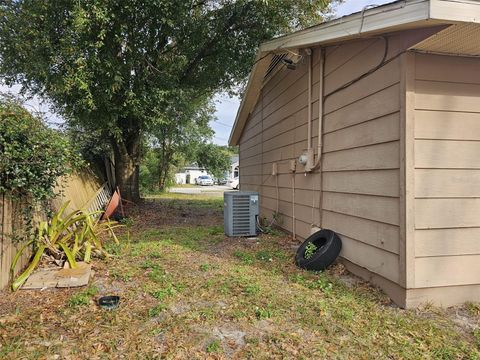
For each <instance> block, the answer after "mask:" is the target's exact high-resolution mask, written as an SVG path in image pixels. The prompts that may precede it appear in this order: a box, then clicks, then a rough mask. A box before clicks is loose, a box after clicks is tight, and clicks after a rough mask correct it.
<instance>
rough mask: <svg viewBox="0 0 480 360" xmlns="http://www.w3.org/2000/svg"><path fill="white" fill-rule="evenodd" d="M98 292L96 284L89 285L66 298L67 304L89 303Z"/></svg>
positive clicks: (80, 304) (82, 304)
mask: <svg viewBox="0 0 480 360" xmlns="http://www.w3.org/2000/svg"><path fill="white" fill-rule="evenodd" d="M97 293H98V289H97V287H96V286H89V287H88V288H86V289H85V290H84V291H81V292H79V293H76V294H74V295H72V296H71V297H70V299H68V306H70V307H77V306H84V305H88V304H90V300H91V299H92V297H93V296H95V295H96V294H97Z"/></svg>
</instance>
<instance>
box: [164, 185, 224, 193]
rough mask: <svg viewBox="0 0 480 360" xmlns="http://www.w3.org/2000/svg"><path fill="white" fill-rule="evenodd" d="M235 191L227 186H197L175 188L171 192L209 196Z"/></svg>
mask: <svg viewBox="0 0 480 360" xmlns="http://www.w3.org/2000/svg"><path fill="white" fill-rule="evenodd" d="M231 190H233V189H232V188H231V187H230V186H227V185H214V186H195V187H173V188H170V190H169V191H170V192H173V193H178V194H209V193H223V192H225V191H231Z"/></svg>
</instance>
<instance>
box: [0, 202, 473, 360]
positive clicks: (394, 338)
mask: <svg viewBox="0 0 480 360" xmlns="http://www.w3.org/2000/svg"><path fill="white" fill-rule="evenodd" d="M222 206H223V203H222V199H221V198H212V197H207V196H205V195H203V196H196V197H195V196H192V195H190V196H183V195H165V196H163V197H162V198H161V199H158V198H156V199H147V201H146V202H145V204H143V205H142V206H140V207H138V208H135V209H133V210H132V219H133V227H132V241H131V243H130V244H127V243H124V244H123V245H122V246H119V247H115V246H110V251H111V252H112V253H114V254H115V257H114V258H112V259H110V260H108V261H104V262H102V261H97V262H95V264H94V268H95V271H96V274H95V279H94V281H93V282H92V284H91V285H90V286H89V287H88V288H83V289H71V290H45V291H42V292H39V291H37V292H34V291H19V292H17V293H15V294H12V293H9V292H7V291H5V292H3V293H0V296H1V299H0V358H8V359H19V358H22V359H23V358H26V359H29V358H31V359H37V358H52V359H58V358H65V359H79V358H117V357H124V358H128V359H130V358H138V359H148V358H157V357H165V358H182V359H196V358H198V359H205V358H211V359H221V358H231V357H233V358H241V359H243V358H255V359H271V358H279V359H285V358H290V359H312V358H316V359H321V358H328V357H331V358H360V359H362V358H364V359H367V358H368V359H370V358H411V359H418V358H439V359H463V358H471V359H477V358H479V357H480V355H479V346H480V332H479V331H478V330H476V329H477V327H478V323H479V320H480V307H479V306H478V305H477V304H468V305H466V306H465V307H462V308H454V309H449V310H446V311H444V310H440V309H436V308H433V307H426V308H423V309H421V310H416V311H405V310H401V309H398V308H396V307H395V306H393V305H392V304H391V303H390V301H389V300H388V298H386V297H385V296H384V295H383V294H382V293H381V292H379V291H377V290H376V289H374V288H372V287H370V286H368V285H367V284H366V283H363V282H361V281H359V280H358V279H357V280H356V279H355V278H353V277H350V276H349V275H348V274H346V273H345V271H344V269H343V267H342V266H341V265H336V266H334V267H333V268H332V269H331V270H329V271H327V272H326V273H320V274H318V273H317V274H316V273H309V272H305V271H302V270H300V269H297V268H296V267H295V266H294V265H293V255H294V251H295V245H296V244H295V243H293V242H292V241H291V240H290V239H289V238H288V237H287V236H284V235H278V234H277V235H264V236H261V237H259V238H258V239H256V240H255V239H228V238H225V237H224V235H223V229H222ZM104 294H118V295H120V296H121V303H120V307H119V309H117V310H116V311H105V310H101V309H99V308H98V307H97V306H96V304H95V300H96V299H97V298H98V297H99V296H101V295H104Z"/></svg>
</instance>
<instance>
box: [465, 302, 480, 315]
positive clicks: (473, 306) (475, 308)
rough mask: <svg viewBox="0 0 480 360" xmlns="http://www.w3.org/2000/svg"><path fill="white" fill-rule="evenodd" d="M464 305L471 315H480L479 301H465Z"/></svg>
mask: <svg viewBox="0 0 480 360" xmlns="http://www.w3.org/2000/svg"><path fill="white" fill-rule="evenodd" d="M465 305H466V307H467V310H468V312H469V313H470V315H472V316H479V315H480V303H472V302H467V303H466V304H465Z"/></svg>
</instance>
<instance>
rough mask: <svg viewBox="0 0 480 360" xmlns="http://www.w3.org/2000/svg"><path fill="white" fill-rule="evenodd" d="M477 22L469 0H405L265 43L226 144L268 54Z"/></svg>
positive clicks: (239, 128) (244, 114) (251, 102)
mask: <svg viewBox="0 0 480 360" xmlns="http://www.w3.org/2000/svg"><path fill="white" fill-rule="evenodd" d="M455 22H480V4H479V3H478V2H475V1H472V0H455V1H452V0H409V1H408V0H407V1H397V2H395V3H391V4H387V5H383V6H380V7H376V8H373V9H368V10H366V11H364V12H363V13H362V12H360V13H355V14H352V15H349V16H345V17H342V18H339V19H336V20H333V21H329V22H326V23H323V24H320V25H317V26H314V27H311V28H308V29H305V30H302V31H298V32H295V33H293V34H290V35H287V36H283V37H280V38H277V39H273V40H271V41H268V42H266V43H264V44H262V45H261V46H260V49H259V51H258V53H257V58H256V61H255V65H254V66H253V69H252V72H251V73H250V77H249V80H248V84H247V88H246V91H245V95H244V97H243V99H242V102H241V104H240V107H239V109H238V112H237V117H236V119H235V123H234V126H233V128H232V132H231V134H230V138H229V144H230V145H232V146H234V145H238V143H239V140H240V137H241V134H242V132H243V128H244V126H245V123H246V121H247V119H248V116H249V114H250V113H251V111H252V110H253V107H254V106H255V103H256V101H257V99H258V96H259V94H260V90H261V88H262V83H263V75H264V73H265V69H266V68H267V67H268V64H269V61H270V56H269V54H272V53H275V52H280V51H281V50H283V49H292V48H295V49H298V48H302V47H307V46H318V45H324V44H329V43H335V42H341V41H345V40H349V39H353V38H358V37H362V36H370V35H374V34H376V33H387V32H392V31H397V30H405V29H408V28H414V27H420V26H427V25H433V24H435V23H436V24H441V23H444V24H446V23H455Z"/></svg>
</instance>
